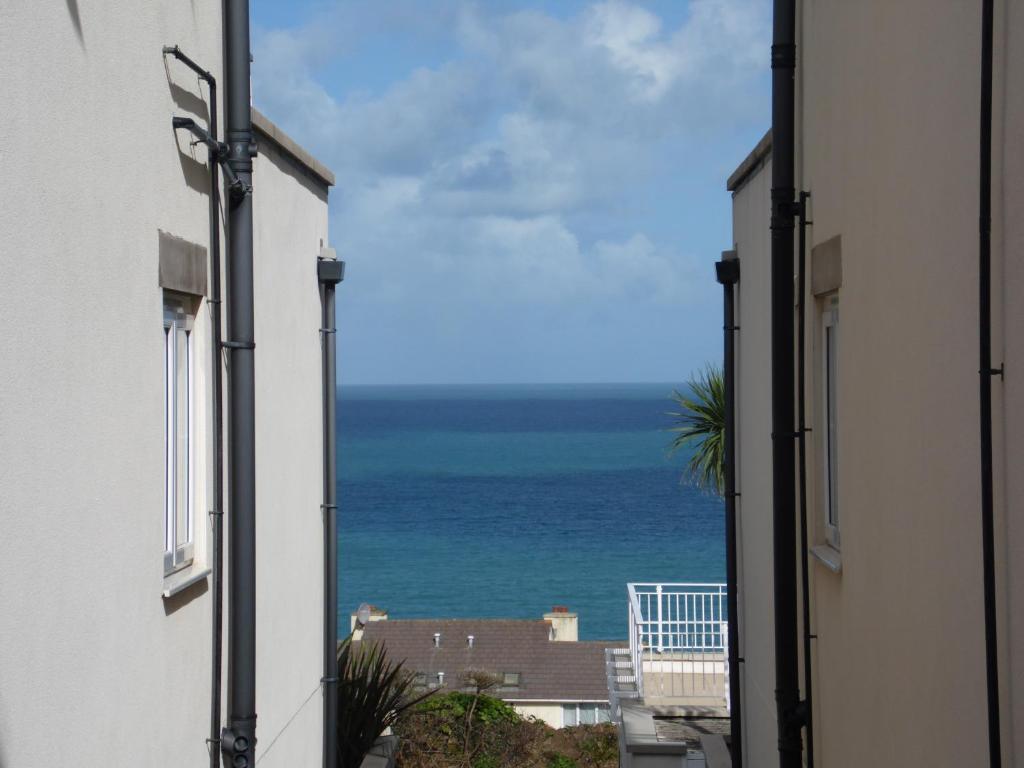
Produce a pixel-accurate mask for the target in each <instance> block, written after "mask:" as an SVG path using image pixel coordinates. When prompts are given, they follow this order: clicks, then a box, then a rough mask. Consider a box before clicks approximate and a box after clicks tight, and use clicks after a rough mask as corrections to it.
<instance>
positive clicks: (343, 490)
mask: <svg viewBox="0 0 1024 768" xmlns="http://www.w3.org/2000/svg"><path fill="white" fill-rule="evenodd" d="M671 390H672V387H671V385H651V384H643V385H543V386H542V385H536V386H533V385H531V386H455V387H453V386H445V387H433V386H424V387H344V388H342V389H341V391H340V396H339V401H338V422H339V428H338V433H339V440H340V444H339V451H338V454H339V459H338V461H339V507H340V514H339V580H340V584H339V594H340V598H339V599H340V601H341V617H340V621H341V623H342V630H343V631H347V630H348V614H349V613H350V612H351V611H353V610H354V609H355V608H356V607H357V606H358V605H359V603H361V602H368V603H373V604H374V605H378V606H381V607H383V608H386V609H387V610H388V611H390V613H391V616H392V617H393V618H426V617H437V618H468V617H507V618H539V617H540V616H541V614H542V613H544V612H545V611H548V610H550V609H551V606H553V605H568V606H569V607H570V609H571V610H574V611H577V612H579V614H580V637H581V639H621V638H625V637H626V617H627V614H626V583H627V582H630V581H720V580H723V579H724V575H725V555H724V543H723V512H722V502H721V501H720V500H719V499H718V498H717V497H713V496H709V495H706V494H703V493H701V492H700V491H697V490H695V489H693V488H691V487H689V486H688V485H684V484H680V482H679V476H680V467H681V466H682V464H683V462H684V461H685V459H686V456H685V455H684V454H682V453H679V454H676V455H675V456H674V457H672V458H671V459H670V458H669V457H668V455H667V446H668V444H669V442H670V440H671V434H670V433H668V432H666V431H665V428H666V427H667V426H669V425H670V423H671V420H670V419H669V417H668V416H666V415H665V412H666V411H670V410H673V406H672V403H671V402H670V401H669V400H668V396H669V394H670V393H671Z"/></svg>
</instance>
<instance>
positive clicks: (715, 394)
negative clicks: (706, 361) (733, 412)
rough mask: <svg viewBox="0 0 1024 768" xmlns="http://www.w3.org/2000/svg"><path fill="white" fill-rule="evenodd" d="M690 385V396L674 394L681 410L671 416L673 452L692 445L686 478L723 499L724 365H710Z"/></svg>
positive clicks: (670, 414) (674, 400)
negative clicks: (674, 423) (674, 422)
mask: <svg viewBox="0 0 1024 768" xmlns="http://www.w3.org/2000/svg"><path fill="white" fill-rule="evenodd" d="M687 386H688V388H689V390H690V393H689V394H682V393H680V392H679V391H673V392H672V400H673V402H675V404H676V405H677V406H679V409H680V410H678V411H674V412H671V413H669V414H668V415H669V416H671V417H672V418H673V419H674V420H675V421H676V426H674V427H671V428H670V430H669V431H670V432H675V433H676V436H675V438H674V439H673V440H672V445H671V446H670V451H671V452H672V453H675V452H676V451H678V450H679V449H680V448H684V447H687V446H692V447H693V449H694V450H693V453H692V455H691V456H690V459H689V461H688V462H687V464H686V470H685V472H684V475H683V476H684V478H687V479H689V480H690V482H692V483H693V484H694V485H696V486H697V487H698V488H701V489H702V490H704V491H707V492H709V493H717V494H718V495H719V496H721V495H722V493H723V492H724V490H725V381H724V377H723V375H722V368H721V366H717V365H708V367H707V368H705V369H704V370H703V371H700V372H698V373H697V374H696V375H695V376H694V377H693V378H692V379H690V381H689V382H688V384H687Z"/></svg>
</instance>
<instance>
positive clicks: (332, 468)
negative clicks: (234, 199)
mask: <svg viewBox="0 0 1024 768" xmlns="http://www.w3.org/2000/svg"><path fill="white" fill-rule="evenodd" d="M316 271H317V279H318V280H319V282H320V286H321V294H320V296H321V314H320V347H321V365H322V368H321V376H322V381H323V418H324V423H323V441H324V468H323V475H324V503H323V504H322V505H321V509H322V511H323V518H324V676H323V680H322V681H321V682H322V684H323V687H324V724H323V730H324V734H323V741H324V768H336V766H337V765H338V443H337V439H338V434H337V432H338V421H337V413H336V408H337V397H338V371H337V353H338V342H337V328H336V327H335V324H334V289H335V287H336V286H337V285H338V283H340V282H341V281H342V280H344V279H345V262H343V261H338V260H336V259H334V258H320V259H319V260H318V261H317V265H316Z"/></svg>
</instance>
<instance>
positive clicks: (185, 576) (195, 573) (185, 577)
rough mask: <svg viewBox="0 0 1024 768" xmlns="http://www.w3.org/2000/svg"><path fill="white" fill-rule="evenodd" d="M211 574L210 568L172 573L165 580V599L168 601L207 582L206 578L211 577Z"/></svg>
mask: <svg viewBox="0 0 1024 768" xmlns="http://www.w3.org/2000/svg"><path fill="white" fill-rule="evenodd" d="M210 573H211V570H210V569H209V568H201V569H195V570H187V571H179V572H178V573H172V574H171V575H170V576H168V577H167V578H165V579H164V591H163V596H164V599H165V600H166V599H167V598H169V597H174V596H175V595H177V594H180V593H181V592H184V591H185V590H186V589H188V588H189V587H191V586H193V585H195V584H198V583H199V582H201V581H206V577H207V576H209V575H210Z"/></svg>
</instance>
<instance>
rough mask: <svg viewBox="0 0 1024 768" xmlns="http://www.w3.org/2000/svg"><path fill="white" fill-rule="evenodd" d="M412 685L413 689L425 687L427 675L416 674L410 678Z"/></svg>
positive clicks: (422, 673)
mask: <svg viewBox="0 0 1024 768" xmlns="http://www.w3.org/2000/svg"><path fill="white" fill-rule="evenodd" d="M412 684H413V686H414V687H415V688H426V687H427V675H426V673H424V672H417V673H416V674H415V675H413V676H412Z"/></svg>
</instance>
